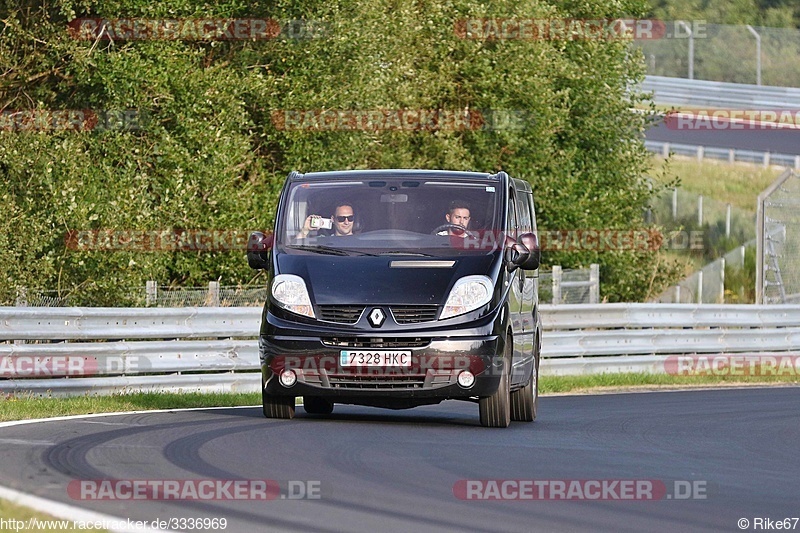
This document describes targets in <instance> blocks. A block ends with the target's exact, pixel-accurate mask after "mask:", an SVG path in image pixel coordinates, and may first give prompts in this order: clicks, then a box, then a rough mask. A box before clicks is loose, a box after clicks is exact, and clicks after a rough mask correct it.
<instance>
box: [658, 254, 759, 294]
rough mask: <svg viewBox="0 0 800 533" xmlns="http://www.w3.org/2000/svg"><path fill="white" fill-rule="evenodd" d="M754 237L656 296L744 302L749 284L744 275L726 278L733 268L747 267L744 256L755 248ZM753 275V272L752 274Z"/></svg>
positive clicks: (739, 270) (741, 268)
mask: <svg viewBox="0 0 800 533" xmlns="http://www.w3.org/2000/svg"><path fill="white" fill-rule="evenodd" d="M755 244H756V241H755V239H754V240H752V241H750V242H748V243H746V244H744V245H742V246H739V247H738V248H736V249H734V250H732V251H730V252H728V253H727V254H725V255H724V256H722V257H720V258H719V259H717V260H715V261H712V262H711V263H709V264H707V265H706V266H704V267H703V268H701V269H700V270H698V271H697V272H695V273H693V274H692V275H691V276H689V277H687V278H686V279H684V280H683V281H681V282H680V283H678V284H677V285H673V286H672V287H670V288H669V289H667V290H666V291H664V292H663V293H662V294H661V295H660V296H659V297H658V298H656V299H655V301H656V302H659V303H696V304H719V303H726V302H733V301H735V302H737V303H743V302H742V300H743V299H744V293H745V292H746V290H747V287H745V286H742V287H740V286H739V285H740V284H742V285H744V284H746V281H742V278H743V277H744V276H742V275H737V276H736V279H735V280H730V279H726V278H727V277H728V276H730V273H731V272H737V273H738V272H741V271H744V270H745V257H746V254H747V249H748V248H753V247H754V246H755ZM751 279H752V275H751Z"/></svg>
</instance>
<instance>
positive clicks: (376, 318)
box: [369, 307, 386, 328]
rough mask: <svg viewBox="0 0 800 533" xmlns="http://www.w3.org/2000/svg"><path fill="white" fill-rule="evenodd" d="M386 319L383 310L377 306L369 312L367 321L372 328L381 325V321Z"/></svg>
mask: <svg viewBox="0 0 800 533" xmlns="http://www.w3.org/2000/svg"><path fill="white" fill-rule="evenodd" d="M384 320H386V315H385V314H384V312H383V311H381V310H380V309H378V308H377V307H376V308H375V309H373V310H372V311H370V313H369V323H370V324H371V325H372V327H373V328H379V327H381V324H383V321H384Z"/></svg>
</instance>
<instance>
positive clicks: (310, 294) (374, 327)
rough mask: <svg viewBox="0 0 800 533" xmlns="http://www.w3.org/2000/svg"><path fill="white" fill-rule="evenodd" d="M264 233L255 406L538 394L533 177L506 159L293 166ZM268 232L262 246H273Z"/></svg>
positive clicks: (502, 410)
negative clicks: (487, 169)
mask: <svg viewBox="0 0 800 533" xmlns="http://www.w3.org/2000/svg"><path fill="white" fill-rule="evenodd" d="M275 220H276V221H275V230H274V234H273V235H272V236H271V237H269V236H265V235H264V234H263V233H258V232H257V233H253V234H252V235H251V236H250V242H249V244H248V254H247V257H248V262H249V264H250V266H251V267H252V268H256V269H268V271H269V275H270V277H269V287H270V291H269V297H268V301H267V302H266V304H265V305H264V312H263V320H262V325H261V334H260V336H259V352H260V358H261V370H262V385H263V388H262V397H263V404H264V415H265V416H266V417H268V418H292V417H293V416H294V413H295V398H296V397H297V396H302V397H303V408H304V409H305V411H306V412H307V413H310V414H329V413H331V412H332V411H333V405H334V403H349V404H358V405H369V406H377V407H385V408H390V409H400V408H408V407H415V406H419V405H424V404H435V403H439V402H441V401H442V400H447V399H460V400H472V401H475V402H477V403H478V405H479V412H480V421H481V424H482V425H484V426H489V427H506V426H508V425H509V423H510V421H511V420H521V421H532V420H533V419H534V418H535V417H536V409H537V404H538V379H537V377H538V369H539V353H540V349H541V329H542V327H541V321H540V319H539V303H538V296H537V289H538V285H537V284H538V277H537V273H536V272H534V271H535V270H536V269H537V268H538V267H539V257H540V253H539V247H538V244H537V240H536V216H535V211H534V204H533V195H532V194H531V187H530V184H528V182H526V181H522V180H518V179H513V178H511V177H510V176H508V175H507V174H506V173H505V172H498V173H497V174H486V173H477V172H455V171H438V170H353V171H342V172H315V173H309V174H300V173H297V172H292V173H291V174H290V175H289V177H288V178H287V180H286V183H285V184H284V186H283V190H282V192H281V196H280V200H279V203H278V211H277V215H276V219H275ZM270 246H271V251H270V249H269V248H270Z"/></svg>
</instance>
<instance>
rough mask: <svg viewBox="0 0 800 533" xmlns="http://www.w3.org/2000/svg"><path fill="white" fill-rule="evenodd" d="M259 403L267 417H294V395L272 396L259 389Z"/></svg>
mask: <svg viewBox="0 0 800 533" xmlns="http://www.w3.org/2000/svg"><path fill="white" fill-rule="evenodd" d="M261 403H262V405H263V406H264V416H265V417H267V418H285V419H290V418H294V396H273V395H271V394H267V393H266V391H265V390H264V389H261Z"/></svg>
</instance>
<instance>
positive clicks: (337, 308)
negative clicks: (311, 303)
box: [318, 305, 364, 324]
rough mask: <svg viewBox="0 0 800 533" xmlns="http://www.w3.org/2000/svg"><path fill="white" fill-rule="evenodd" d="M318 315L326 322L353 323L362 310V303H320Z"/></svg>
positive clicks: (356, 320)
mask: <svg viewBox="0 0 800 533" xmlns="http://www.w3.org/2000/svg"><path fill="white" fill-rule="evenodd" d="M318 307H319V317H320V319H321V320H325V321H327V322H338V323H339V324H355V323H356V322H358V319H359V318H360V317H361V313H363V312H364V306H363V305H320V306H318Z"/></svg>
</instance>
